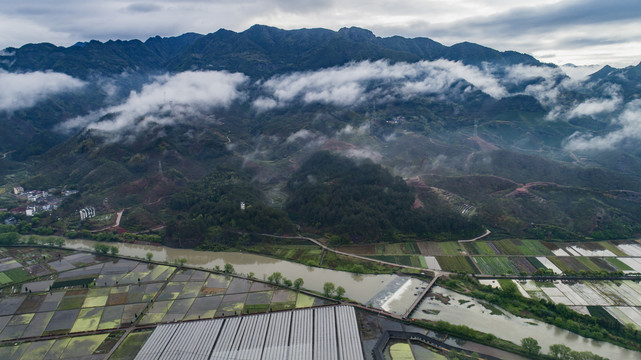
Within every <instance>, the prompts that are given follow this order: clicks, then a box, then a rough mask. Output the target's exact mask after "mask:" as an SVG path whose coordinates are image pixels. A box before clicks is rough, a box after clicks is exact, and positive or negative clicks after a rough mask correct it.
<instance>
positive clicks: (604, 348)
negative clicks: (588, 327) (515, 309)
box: [412, 286, 641, 360]
mask: <svg viewBox="0 0 641 360" xmlns="http://www.w3.org/2000/svg"><path fill="white" fill-rule="evenodd" d="M432 294H438V295H440V296H439V298H437V297H436V296H431V295H432ZM445 298H449V301H446V302H447V304H446V303H445V302H444V301H443V300H444V299H445ZM412 315H413V317H415V318H419V319H425V320H443V321H447V322H449V323H452V324H456V325H466V326H468V327H470V328H472V329H475V330H478V331H482V332H485V333H490V334H494V335H496V336H497V337H499V338H501V339H505V340H508V341H511V342H513V343H515V344H520V343H521V339H523V338H526V337H533V338H535V339H536V340H537V341H538V342H539V345H541V351H542V352H544V353H547V352H548V351H549V348H550V345H554V344H563V345H566V346H569V347H570V348H572V350H576V351H590V352H592V353H595V354H597V355H600V356H603V357H606V358H608V359H611V360H633V359H640V358H641V353H638V352H636V351H631V350H627V349H624V348H621V347H619V346H615V345H612V344H610V343H606V342H602V341H596V340H592V339H587V338H584V337H582V336H579V335H577V334H575V333H572V332H570V331H567V330H564V329H561V328H558V327H556V326H554V325H550V324H546V323H543V322H540V321H537V320H532V319H525V318H521V317H518V316H515V315H512V314H510V313H507V312H505V314H497V313H496V312H495V314H492V310H490V309H487V308H486V307H484V306H483V305H482V304H481V303H480V302H479V301H477V300H476V299H474V298H471V297H469V296H465V295H461V294H458V293H456V292H453V291H450V290H448V289H444V288H441V287H438V286H435V287H433V288H432V290H431V292H430V294H428V296H427V297H426V298H425V299H424V300H423V301H422V302H421V304H420V305H419V307H418V308H417V309H416V311H414V313H413V314H412Z"/></svg>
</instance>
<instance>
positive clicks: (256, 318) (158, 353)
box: [136, 306, 363, 360]
mask: <svg viewBox="0 0 641 360" xmlns="http://www.w3.org/2000/svg"><path fill="white" fill-rule="evenodd" d="M136 359H137V360H152V359H153V360H162V359H203V360H206V359H212V360H214V359H279V360H280V359H314V360H325V359H328V360H329V359H350V360H352V359H355V360H358V359H363V350H362V346H361V340H360V336H359V332H358V325H357V321H356V314H355V311H354V308H353V307H351V306H331V307H321V308H315V309H302V310H292V311H283V312H275V313H269V314H260V315H246V316H241V317H232V318H225V319H215V320H204V321H193V322H184V323H173V324H165V325H160V326H158V327H157V328H156V329H155V330H154V332H153V333H152V334H151V336H150V337H149V339H148V340H147V342H146V343H145V345H144V346H143V347H142V348H141V349H140V352H139V353H138V355H137V356H136Z"/></svg>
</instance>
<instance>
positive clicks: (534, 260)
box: [527, 257, 547, 270]
mask: <svg viewBox="0 0 641 360" xmlns="http://www.w3.org/2000/svg"><path fill="white" fill-rule="evenodd" d="M527 261H529V262H530V263H531V264H532V265H534V267H535V268H537V269H543V270H545V269H547V267H545V265H543V263H542V262H540V261H539V259H537V258H535V257H528V258H527Z"/></svg>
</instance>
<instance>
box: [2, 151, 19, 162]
mask: <svg viewBox="0 0 641 360" xmlns="http://www.w3.org/2000/svg"><path fill="white" fill-rule="evenodd" d="M14 152H16V151H15V150H11V151H9V152H6V153H4V154H2V157H1V158H0V160H2V159H5V158H6V157H7V155H9V154H11V153H14Z"/></svg>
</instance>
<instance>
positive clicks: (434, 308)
mask: <svg viewBox="0 0 641 360" xmlns="http://www.w3.org/2000/svg"><path fill="white" fill-rule="evenodd" d="M95 244H96V242H95V241H92V240H72V239H67V240H66V247H68V248H72V249H78V250H93V247H94V245H95ZM109 245H110V246H116V247H117V248H118V251H119V254H121V255H124V256H130V257H138V258H141V259H143V258H145V255H146V254H147V253H148V252H151V253H152V254H153V260H155V261H164V262H169V263H173V262H174V261H176V260H178V259H180V258H184V259H186V260H187V262H186V265H188V266H190V267H198V268H203V269H207V270H211V269H214V267H215V266H219V267H220V268H221V269H222V268H223V267H224V265H225V264H232V265H234V269H235V271H236V272H237V273H239V274H249V273H250V272H253V273H254V276H255V277H256V278H259V279H266V278H267V277H268V276H269V275H271V274H272V273H274V272H276V271H278V272H280V273H281V274H282V275H283V276H284V277H285V278H288V279H290V280H294V279H296V278H299V277H300V278H302V279H303V280H304V281H305V283H304V285H303V287H304V288H306V289H310V290H315V291H319V292H322V291H323V285H324V284H325V282H328V281H331V282H333V283H334V284H335V285H336V286H342V287H343V288H345V290H346V293H345V296H346V297H348V298H350V299H353V300H355V301H358V302H359V303H362V304H372V305H374V306H375V307H377V308H382V309H385V310H387V311H389V312H392V313H395V314H403V313H404V312H405V311H406V310H407V309H408V308H409V306H410V305H411V304H412V303H413V302H414V299H415V298H416V295H417V293H420V291H419V290H420V287H421V286H424V285H426V284H425V283H424V282H421V281H420V280H417V279H411V278H407V277H401V276H397V275H387V274H383V275H360V274H352V273H348V272H344V271H335V270H329V269H321V268H315V267H310V266H305V265H301V264H297V263H292V262H289V261H284V260H278V259H274V258H270V257H266V256H261V255H256V254H249V253H240V252H212V251H197V250H190V249H175V248H169V247H165V246H154V245H139V244H128V243H109ZM432 291H433V292H436V293H439V294H442V295H443V296H446V297H449V298H450V301H449V303H448V304H445V303H443V302H442V301H441V300H439V299H437V298H434V297H427V298H425V299H424V300H423V301H422V302H421V304H420V305H419V307H418V308H417V309H416V311H414V313H413V317H416V318H421V319H426V320H444V321H447V322H450V323H452V324H457V325H467V326H469V327H471V328H473V329H476V330H479V331H482V332H486V333H491V334H494V335H496V336H497V337H500V338H502V339H505V340H509V341H512V342H514V343H516V344H520V343H521V339H522V338H525V337H533V338H535V339H537V341H538V342H539V345H541V347H542V351H543V352H547V351H549V346H550V345H553V344H564V345H567V346H569V347H570V348H572V349H573V350H577V351H590V352H593V353H595V354H598V355H600V356H604V357H607V358H609V359H611V360H615V359H616V360H633V359H640V358H641V353H638V352H635V351H630V350H626V349H623V348H621V347H618V346H615V345H612V344H609V343H605V342H600V341H595V340H591V339H586V338H584V337H582V336H579V335H576V334H574V333H572V332H569V331H567V330H563V329H560V328H558V327H556V326H553V325H549V324H546V323H542V322H539V321H536V320H531V319H524V318H521V317H518V316H514V315H511V314H508V315H492V314H491V311H490V310H488V309H486V308H485V307H484V306H483V305H482V304H481V303H479V302H478V301H477V300H475V299H474V298H471V297H468V296H465V295H461V294H458V293H455V292H453V291H450V290H447V289H444V288H440V287H434V288H433V290H432ZM423 310H426V311H427V312H428V313H426V312H424V311H423Z"/></svg>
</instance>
